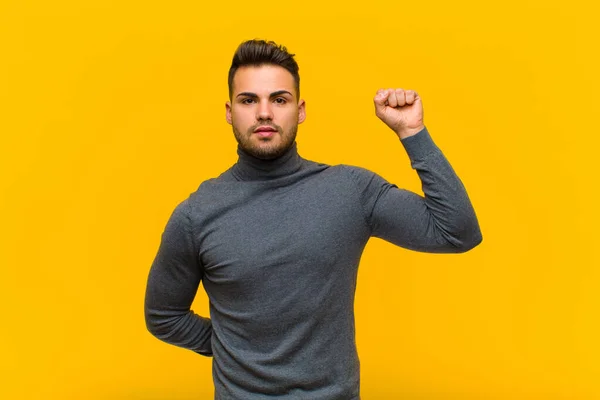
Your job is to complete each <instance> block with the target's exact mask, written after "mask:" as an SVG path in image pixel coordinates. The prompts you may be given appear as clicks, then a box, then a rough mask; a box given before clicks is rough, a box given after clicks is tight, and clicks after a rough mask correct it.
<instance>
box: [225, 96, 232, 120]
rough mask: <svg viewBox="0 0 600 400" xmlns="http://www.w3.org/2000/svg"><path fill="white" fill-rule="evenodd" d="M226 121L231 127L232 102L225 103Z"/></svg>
mask: <svg viewBox="0 0 600 400" xmlns="http://www.w3.org/2000/svg"><path fill="white" fill-rule="evenodd" d="M225 119H226V120H227V123H228V124H229V125H231V102H230V101H226V102H225Z"/></svg>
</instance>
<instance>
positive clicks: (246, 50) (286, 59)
mask: <svg viewBox="0 0 600 400" xmlns="http://www.w3.org/2000/svg"><path fill="white" fill-rule="evenodd" d="M294 56H295V54H290V53H289V52H288V51H287V49H286V48H285V46H280V45H278V44H277V43H275V42H273V41H268V42H267V41H265V40H259V39H253V40H247V41H245V42H243V43H242V44H240V45H239V46H238V48H237V50H236V51H235V54H234V55H233V60H232V62H231V67H230V68H229V79H228V84H229V99H230V100H231V96H232V95H233V77H234V76H235V73H236V72H237V70H238V68H240V67H248V66H252V67H260V66H262V65H278V66H280V67H283V68H285V69H286V70H288V71H289V72H290V74H292V76H293V77H294V84H295V89H296V98H297V99H300V75H299V74H298V69H299V68H298V63H296V60H294Z"/></svg>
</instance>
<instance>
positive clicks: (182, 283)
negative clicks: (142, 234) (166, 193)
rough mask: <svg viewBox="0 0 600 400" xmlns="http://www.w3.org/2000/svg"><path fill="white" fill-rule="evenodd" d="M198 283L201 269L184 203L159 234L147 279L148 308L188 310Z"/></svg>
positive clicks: (186, 203) (186, 207) (188, 214)
mask: <svg viewBox="0 0 600 400" xmlns="http://www.w3.org/2000/svg"><path fill="white" fill-rule="evenodd" d="M201 280H202V268H201V265H200V263H199V258H198V252H197V250H196V246H195V244H194V235H193V230H192V223H191V220H190V210H189V204H188V202H187V200H186V201H183V202H182V203H180V204H179V205H178V206H177V207H176V208H175V210H174V211H173V213H172V214H171V216H170V218H169V220H168V222H167V224H166V227H165V229H164V231H163V233H162V236H161V242H160V246H159V248H158V252H157V254H156V257H155V258H154V261H153V263H152V267H151V268H150V273H149V276H148V285H147V288H146V307H147V309H148V308H154V309H159V308H162V307H166V308H169V309H171V310H179V311H185V310H189V307H190V306H191V304H192V302H193V300H194V297H195V295H196V292H197V290H198V286H199V284H200V281H201Z"/></svg>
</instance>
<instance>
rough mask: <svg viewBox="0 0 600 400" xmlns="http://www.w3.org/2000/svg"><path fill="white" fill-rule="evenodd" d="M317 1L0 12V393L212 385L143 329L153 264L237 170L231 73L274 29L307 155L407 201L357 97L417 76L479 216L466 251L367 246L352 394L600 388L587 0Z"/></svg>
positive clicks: (479, 395) (130, 395) (32, 4)
mask: <svg viewBox="0 0 600 400" xmlns="http://www.w3.org/2000/svg"><path fill="white" fill-rule="evenodd" d="M167 4H169V5H167ZM329 4H330V5H326V3H325V2H322V1H321V2H315V1H308V2H291V3H281V2H276V3H271V2H264V3H247V2H237V1H232V2H222V3H212V4H210V6H208V5H206V6H204V5H200V2H197V1H175V2H171V3H166V2H146V1H137V0H132V1H128V2H111V1H85V2H81V1H73V0H57V1H54V2H43V1H39V0H38V1H36V0H34V1H16V0H4V1H2V2H1V3H0V49H1V51H0V61H1V62H0V135H1V136H0V137H1V142H0V173H1V186H0V187H1V191H0V202H1V208H0V210H1V211H0V212H1V215H0V221H2V233H1V235H2V237H1V240H0V243H1V244H0V246H1V247H0V250H1V251H0V263H1V268H0V274H1V275H0V301H1V302H2V305H3V306H2V314H1V315H0V318H1V324H2V325H1V330H0V335H1V336H0V346H1V349H0V354H1V357H0V358H1V361H0V366H1V371H0V380H1V384H0V398H3V399H81V398H87V399H148V400H149V399H156V400H158V399H209V398H212V397H211V396H212V393H213V386H212V377H211V372H210V371H211V359H210V358H203V357H201V356H198V355H196V354H194V353H192V352H189V351H186V350H183V349H179V348H177V347H174V346H170V345H167V344H164V343H162V342H160V341H159V340H158V339H156V338H154V337H153V336H151V335H150V334H149V333H148V332H147V331H146V328H145V324H144V318H143V298H144V291H145V284H146V277H147V274H148V270H149V267H150V264H151V262H152V260H153V258H154V255H155V254H156V250H157V248H158V244H159V240H160V234H161V233H162V230H163V228H164V226H165V223H166V221H167V218H168V217H169V215H170V213H171V212H172V210H173V208H174V207H175V206H176V205H177V204H178V203H179V202H180V201H181V200H182V199H184V198H185V197H187V195H188V194H189V193H190V192H192V191H194V190H195V189H196V188H197V186H198V185H199V184H200V182H202V181H203V180H205V179H208V178H211V177H214V176H216V175H218V174H219V173H220V172H222V171H223V170H225V169H226V168H228V167H229V166H230V165H231V164H232V163H233V162H235V160H236V158H237V156H236V154H235V140H234V138H233V134H232V132H231V127H230V126H229V125H227V124H226V122H225V107H224V103H225V101H226V100H227V78H226V77H227V70H228V68H229V65H230V62H231V57H232V55H233V52H234V50H235V48H236V46H237V45H238V44H239V43H240V42H241V41H243V40H246V39H251V38H266V39H270V40H275V41H277V42H278V43H282V44H284V45H286V46H287V47H288V49H289V50H290V51H291V52H292V53H295V54H296V55H297V56H296V58H297V60H298V62H299V64H300V74H301V86H302V89H301V90H302V97H303V98H304V99H305V100H306V103H307V120H306V122H305V123H304V124H303V125H301V126H300V130H299V133H298V148H299V151H300V153H301V155H303V156H304V157H305V158H308V159H313V160H316V161H321V162H325V163H329V164H337V163H346V164H353V165H359V166H363V167H366V168H369V169H371V170H373V171H375V172H377V173H379V174H381V175H382V176H384V177H385V178H387V179H388V180H390V181H392V182H394V183H396V184H397V185H398V186H400V187H404V188H408V189H411V190H414V191H417V192H420V184H419V181H418V178H417V175H416V173H415V172H414V171H413V170H412V169H411V168H410V164H409V161H408V158H407V156H406V154H405V153H404V151H403V149H402V147H401V145H400V144H399V143H398V141H397V138H396V136H395V135H394V134H393V132H391V131H390V130H389V129H388V128H386V127H385V125H383V124H382V123H381V122H380V121H379V120H378V119H377V118H376V117H375V115H374V110H373V103H372V98H373V95H374V94H375V91H376V90H377V89H378V88H380V87H403V88H410V89H415V90H417V91H418V92H419V94H420V95H421V97H422V99H423V104H424V110H425V123H426V125H427V127H428V128H429V130H430V132H431V134H432V137H433V138H434V140H435V141H436V143H437V144H438V145H439V146H440V148H441V149H442V151H443V152H444V153H445V155H446V156H447V157H448V159H449V160H450V162H451V163H452V165H453V166H454V168H455V170H456V171H457V173H458V174H459V176H460V177H461V179H462V180H463V182H464V184H465V185H466V187H467V190H468V192H469V195H470V197H471V200H472V202H473V204H474V206H475V209H476V212H477V215H478V217H479V220H480V224H481V227H482V231H483V236H484V241H483V243H482V244H481V245H480V246H479V247H477V248H475V249H474V250H473V251H471V252H468V253H465V254H461V255H437V254H436V255H433V254H421V253H415V252H410V251H407V250H404V249H401V248H398V247H394V246H393V245H391V244H389V243H386V242H383V241H380V240H378V239H373V240H372V241H371V242H370V243H369V245H368V246H367V248H366V251H365V254H364V256H363V259H362V264H361V268H360V272H359V283H358V289H357V300H356V318H357V342H358V348H359V354H360V358H361V366H362V395H363V398H364V399H366V400H369V399H415V400H416V399H419V400H447V399H461V400H462V399H501V400H509V399H510V400H513V399H544V400H545V399H576V400H584V399H585V400H587V399H600V384H598V383H597V381H598V377H599V376H600V361H599V360H600V345H599V344H598V338H599V337H600V328H599V322H598V321H599V320H600V312H599V309H600V308H599V306H600V301H599V294H598V293H599V289H600V274H599V272H598V265H600V263H599V260H598V253H597V249H598V247H599V244H600V243H599V240H598V237H599V235H598V233H597V231H598V226H599V223H600V218H599V212H598V204H599V199H598V194H597V185H598V177H597V172H598V166H597V165H598V164H597V160H598V156H597V154H596V152H597V148H598V128H597V121H596V120H595V118H594V117H597V115H598V111H597V110H598V106H599V104H598V93H599V85H598V78H597V73H598V71H599V70H600V66H599V65H598V64H599V63H598V60H597V59H596V53H597V51H598V45H597V43H598V37H599V36H600V35H598V33H599V32H598V31H597V17H594V15H598V14H597V13H596V12H597V10H592V9H591V8H584V7H583V1H571V2H568V3H567V2H547V1H527V0H522V1H518V2H517V1H507V2H500V3H497V4H490V5H484V4H483V3H481V2H476V1H460V2H442V1H439V2H433V1H418V2H392V1H389V2H387V3H386V2H383V3H382V2H378V3H373V2H370V3H369V2H365V3H364V4H363V5H355V4H352V3H347V2H338V3H329ZM194 310H195V311H196V312H198V313H200V314H204V315H207V313H208V306H207V299H206V296H205V295H204V293H203V292H202V290H201V291H200V294H199V296H198V298H197V299H196V302H195V304H194Z"/></svg>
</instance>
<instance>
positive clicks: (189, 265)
mask: <svg viewBox="0 0 600 400" xmlns="http://www.w3.org/2000/svg"><path fill="white" fill-rule="evenodd" d="M299 83H300V78H299V75H298V65H297V64H296V62H295V60H294V59H293V54H289V53H288V52H287V50H286V48H285V47H283V46H278V45H276V44H275V43H273V42H265V41H258V40H252V41H247V42H244V43H242V44H241V45H240V46H239V48H238V49H237V51H236V53H235V55H234V57H233V63H232V65H231V69H230V71H229V101H228V102H227V103H226V105H225V108H226V118H227V122H228V123H229V124H231V125H232V127H233V132H234V134H235V137H236V139H237V142H238V149H237V153H238V155H239V159H238V161H237V162H236V163H235V164H234V165H233V166H232V167H231V168H230V169H228V170H227V171H225V172H224V173H222V174H221V175H220V176H219V177H217V178H214V179H209V180H207V181H205V182H203V183H202V184H201V185H200V187H199V188H198V190H197V191H196V192H194V193H192V194H191V195H190V196H189V197H188V198H187V199H186V200H184V201H183V202H181V203H180V204H179V205H178V206H177V207H176V208H175V211H174V212H173V214H172V215H171V217H170V219H169V221H168V223H167V226H166V228H165V230H164V233H163V235H162V241H161V244H160V247H159V249H158V254H157V255H156V258H155V260H154V263H153V264H152V268H151V270H150V274H149V277H148V286H147V291H146V301H145V316H146V323H147V326H148V329H149V331H150V332H151V333H152V334H153V335H155V336H156V337H158V338H159V339H161V340H164V341H165V342H168V343H171V344H174V345H177V346H181V347H185V348H187V349H190V350H193V351H195V352H197V353H199V354H202V355H206V356H213V379H214V384H215V398H216V399H241V400H248V399H272V398H278V399H279V398H280V399H319V400H330V399H331V400H333V399H344V400H352V399H359V398H360V393H359V378H360V373H359V360H358V355H357V351H356V344H355V329H354V326H355V325H354V311H353V310H354V293H355V288H356V276H357V270H358V264H359V260H360V257H361V254H362V252H363V249H364V247H365V245H366V243H367V241H368V239H369V238H370V237H371V236H376V237H379V238H382V239H385V240H387V241H389V242H391V243H393V244H396V245H398V246H402V247H404V248H407V249H412V250H416V251H424V252H438V253H460V252H465V251H467V250H469V249H471V248H473V247H475V246H476V245H478V244H479V243H480V242H481V240H482V236H481V232H480V229H479V225H478V222H477V218H476V215H475V212H474V210H473V208H472V206H471V203H470V201H469V198H468V196H467V193H466V191H465V189H464V187H463V185H462V183H461V181H460V180H459V178H458V177H457V176H456V174H455V173H454V171H453V170H452V167H451V166H450V164H449V163H448V161H447V160H446V158H445V157H444V155H443V154H442V153H441V151H440V150H439V148H438V147H437V146H436V145H435V144H434V142H433V141H432V139H431V137H430V135H429V132H428V131H427V129H426V128H425V126H424V124H423V107H422V104H421V99H420V98H419V96H418V94H417V93H415V92H414V91H412V90H402V89H395V90H392V89H387V90H379V91H378V92H377V94H376V96H375V98H374V104H375V113H376V115H377V116H378V117H379V118H380V119H381V120H382V121H383V122H384V123H385V124H386V125H388V126H389V127H390V128H391V129H392V130H393V131H394V132H395V133H396V135H398V137H399V139H400V142H401V144H402V146H403V147H404V149H405V150H406V151H407V153H408V156H409V158H410V160H411V165H412V167H413V168H414V169H416V170H417V173H418V174H419V177H420V179H421V181H422V187H423V192H424V194H425V197H421V196H419V195H418V194H416V193H412V192H410V191H407V190H402V189H398V188H397V187H396V186H395V185H393V184H390V183H388V182H386V181H385V180H384V179H383V178H381V177H380V176H378V175H376V174H374V173H373V172H370V171H368V170H366V169H363V168H359V167H352V166H347V165H338V166H329V165H325V164H320V163H316V162H313V161H309V160H306V159H304V158H302V157H301V156H300V155H299V154H298V152H297V147H296V142H295V138H296V132H297V129H298V124H300V123H302V122H303V121H304V119H305V118H306V112H305V103H304V100H301V99H300V92H299V89H300V85H299ZM200 281H202V282H203V286H204V289H205V290H206V292H207V294H208V297H209V300H210V317H211V318H210V319H208V318H205V317H201V316H198V315H196V314H194V313H193V311H191V310H190V305H191V304H192V301H193V299H194V297H195V295H196V292H197V290H198V287H199V284H200Z"/></svg>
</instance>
